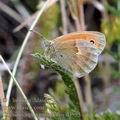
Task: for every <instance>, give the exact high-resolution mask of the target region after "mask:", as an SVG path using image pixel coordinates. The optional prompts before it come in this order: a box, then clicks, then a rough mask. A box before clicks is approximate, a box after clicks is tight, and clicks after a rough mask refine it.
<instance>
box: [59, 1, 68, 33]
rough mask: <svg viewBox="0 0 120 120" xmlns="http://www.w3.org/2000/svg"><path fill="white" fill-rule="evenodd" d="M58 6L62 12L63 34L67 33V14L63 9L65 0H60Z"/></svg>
mask: <svg viewBox="0 0 120 120" xmlns="http://www.w3.org/2000/svg"><path fill="white" fill-rule="evenodd" d="M60 6H61V13H62V24H63V34H67V14H66V9H65V0H60Z"/></svg>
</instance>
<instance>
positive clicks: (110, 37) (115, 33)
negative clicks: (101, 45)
mask: <svg viewBox="0 0 120 120" xmlns="http://www.w3.org/2000/svg"><path fill="white" fill-rule="evenodd" d="M114 2H115V4H116V5H117V7H113V6H111V5H110V4H108V3H107V1H106V0H105V1H104V6H105V9H106V14H107V16H106V17H107V18H106V19H104V20H103V21H102V25H101V26H102V31H103V32H104V33H105V35H106V39H107V47H109V48H110V47H111V45H112V43H113V42H114V41H115V40H119V41H120V32H119V31H120V1H119V0H116V1H114Z"/></svg>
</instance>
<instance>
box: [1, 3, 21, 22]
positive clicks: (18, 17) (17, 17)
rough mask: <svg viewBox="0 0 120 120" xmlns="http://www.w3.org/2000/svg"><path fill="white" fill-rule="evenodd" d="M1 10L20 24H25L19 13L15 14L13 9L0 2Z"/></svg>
mask: <svg viewBox="0 0 120 120" xmlns="http://www.w3.org/2000/svg"><path fill="white" fill-rule="evenodd" d="M0 9H1V10H2V11H4V12H5V13H7V14H8V15H9V16H11V17H12V18H14V19H15V20H16V21H18V22H19V23H21V22H23V19H22V17H21V16H20V15H19V14H18V13H17V12H15V11H14V10H13V9H11V8H10V7H8V6H7V5H5V4H4V3H2V2H0Z"/></svg>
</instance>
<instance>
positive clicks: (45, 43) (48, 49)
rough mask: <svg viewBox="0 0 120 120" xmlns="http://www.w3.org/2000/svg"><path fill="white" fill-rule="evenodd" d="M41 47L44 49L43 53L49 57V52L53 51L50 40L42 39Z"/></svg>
mask: <svg viewBox="0 0 120 120" xmlns="http://www.w3.org/2000/svg"><path fill="white" fill-rule="evenodd" d="M42 48H43V49H44V52H45V55H46V56H47V57H51V56H50V55H51V53H52V52H53V51H54V47H53V44H52V41H47V40H44V41H42Z"/></svg>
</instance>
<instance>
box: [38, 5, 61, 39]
mask: <svg viewBox="0 0 120 120" xmlns="http://www.w3.org/2000/svg"><path fill="white" fill-rule="evenodd" d="M53 11H54V14H53ZM59 15H60V8H59V5H58V4H54V5H52V6H51V7H50V8H48V10H47V11H45V12H44V14H43V15H42V16H41V18H40V27H41V28H42V29H41V31H40V32H41V33H42V34H43V35H44V36H46V37H48V36H49V37H50V35H51V31H53V30H55V29H56V28H57V26H58V21H59V19H60V17H59Z"/></svg>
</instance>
